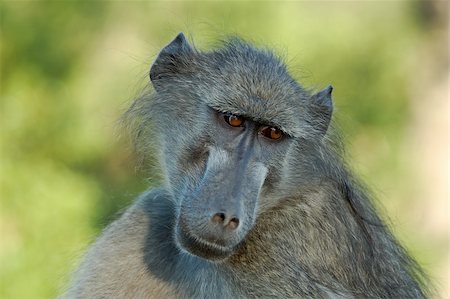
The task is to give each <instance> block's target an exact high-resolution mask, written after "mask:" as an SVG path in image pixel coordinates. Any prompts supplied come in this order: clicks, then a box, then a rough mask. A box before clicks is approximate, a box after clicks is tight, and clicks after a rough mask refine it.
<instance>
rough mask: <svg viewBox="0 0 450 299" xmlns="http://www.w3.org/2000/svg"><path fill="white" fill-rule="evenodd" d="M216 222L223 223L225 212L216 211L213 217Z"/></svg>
mask: <svg viewBox="0 0 450 299" xmlns="http://www.w3.org/2000/svg"><path fill="white" fill-rule="evenodd" d="M211 220H212V221H213V222H215V223H223V222H224V221H225V214H224V213H216V214H214V216H212V219H211Z"/></svg>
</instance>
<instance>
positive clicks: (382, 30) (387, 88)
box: [0, 1, 448, 298]
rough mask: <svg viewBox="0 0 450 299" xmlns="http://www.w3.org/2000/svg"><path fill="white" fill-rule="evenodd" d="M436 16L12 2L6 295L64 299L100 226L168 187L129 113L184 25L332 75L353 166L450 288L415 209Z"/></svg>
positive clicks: (343, 5) (310, 72)
mask: <svg viewBox="0 0 450 299" xmlns="http://www.w3.org/2000/svg"><path fill="white" fill-rule="evenodd" d="M426 9H430V10H429V11H427V10H426ZM433 12H434V10H433V8H432V7H431V8H429V7H428V6H427V5H423V3H422V2H406V1H401V2H400V1H398V2H397V1H396V2H382V3H378V2H373V1H370V2H336V3H333V2H317V3H315V2H297V3H295V2H280V3H278V2H277V3H276V2H261V3H259V2H228V3H225V2H202V1H201V2H141V1H138V2H125V1H118V2H107V1H99V2H96V1H89V2H88V1H83V2H78V1H70V2H57V1H52V2H50V1H46V2H43V1H36V2H31V1H25V2H13V1H6V2H5V1H3V2H0V14H1V15H0V17H1V25H0V26H1V27H0V29H1V37H0V45H1V77H0V80H1V85H0V88H1V89H0V92H1V93H0V96H1V100H0V113H1V115H0V129H1V131H0V133H1V141H0V142H1V143H0V144H1V164H0V175H1V177H0V188H1V189H0V196H1V209H0V237H1V239H0V242H1V243H0V244H1V247H0V263H1V264H0V283H1V287H0V297H1V298H49V297H54V296H55V295H56V294H57V293H58V291H59V290H60V288H62V287H63V286H64V284H65V283H66V282H67V279H68V277H69V275H70V271H72V270H73V269H74V267H75V266H76V263H77V261H78V259H79V256H80V254H81V253H82V252H83V250H84V249H85V248H86V246H88V244H89V242H91V241H92V240H93V238H94V237H95V235H97V234H98V233H99V232H100V230H101V229H102V228H103V227H104V226H105V225H106V224H107V223H108V222H110V221H111V220H112V219H114V217H115V215H116V213H117V212H118V211H120V210H121V209H123V208H124V207H126V206H127V205H128V204H130V203H131V201H132V200H133V198H134V197H135V196H136V195H137V194H139V192H142V191H143V190H145V189H146V188H147V187H148V186H149V185H151V184H156V183H157V182H155V181H154V180H151V179H148V178H149V177H150V178H151V177H155V176H154V174H152V173H145V172H139V171H136V169H137V168H140V167H138V166H139V165H136V159H135V158H134V156H133V151H132V149H131V148H130V146H129V144H128V143H127V142H126V140H121V139H119V138H117V137H118V135H119V134H118V130H117V123H116V122H117V119H118V118H119V116H120V114H121V113H122V112H123V111H124V109H126V107H127V104H129V101H130V100H131V99H132V97H133V96H134V95H136V94H138V93H139V92H140V90H141V89H142V88H144V87H145V86H146V85H147V84H148V83H147V71H148V68H149V65H150V64H151V61H152V59H154V57H155V56H156V54H157V53H158V50H159V49H160V48H161V47H162V46H163V45H165V44H166V43H168V42H169V41H170V40H171V39H172V38H173V37H174V36H175V34H176V33H177V32H179V31H184V32H185V33H187V34H188V35H190V36H191V37H192V39H193V40H194V41H195V44H196V45H197V46H198V47H200V48H208V47H210V46H212V45H214V42H215V41H216V40H217V39H218V38H221V37H223V36H224V35H227V34H234V33H236V34H239V35H240V36H242V37H244V38H247V39H250V40H252V41H254V42H255V43H256V44H259V45H269V46H270V47H272V48H274V49H275V50H276V51H277V52H278V53H280V54H281V55H283V56H284V57H286V60H287V62H288V63H289V65H290V69H291V71H292V73H293V74H294V75H295V76H296V77H297V78H298V79H299V80H301V81H302V82H304V84H305V85H306V86H307V87H316V88H320V87H324V86H325V85H327V84H329V83H332V84H333V85H334V87H335V93H334V95H335V103H336V106H337V115H338V117H337V120H338V123H339V124H340V126H341V127H342V130H343V131H344V132H345V139H346V142H347V143H348V144H349V146H348V151H349V155H350V156H353V160H352V161H353V162H354V167H355V168H356V169H357V170H358V172H359V173H360V174H361V175H362V176H363V177H364V178H365V179H366V181H367V182H368V183H369V185H373V186H376V190H383V191H381V192H376V193H379V196H378V198H379V200H380V202H381V203H382V205H383V206H385V207H386V210H387V214H388V215H389V216H390V217H391V219H392V222H394V224H395V227H396V230H395V232H396V234H397V235H398V236H399V237H400V238H401V239H402V240H403V241H404V243H405V245H406V246H407V247H408V248H409V249H410V250H411V251H412V252H413V254H414V256H416V257H417V259H418V260H419V261H420V262H421V263H422V264H424V265H425V268H426V269H427V270H428V271H429V272H431V274H432V275H433V278H435V281H436V282H437V284H438V287H443V288H444V289H448V286H446V282H445V281H444V278H445V277H444V276H443V274H442V273H444V272H443V271H445V269H444V270H443V268H442V264H444V263H446V261H447V262H448V247H447V243H448V236H446V235H445V234H442V233H441V234H435V235H433V236H429V235H427V232H426V231H425V230H421V226H422V224H423V223H422V222H423V221H426V219H418V220H417V219H415V218H414V217H415V215H416V214H414V212H408V211H410V210H411V207H415V209H416V211H417V209H419V210H420V209H423V208H425V207H426V205H425V204H424V203H423V201H424V200H425V198H423V197H421V196H417V194H418V192H419V191H420V188H421V180H420V177H419V176H417V175H416V172H417V169H416V168H415V167H416V165H414V161H410V160H409V158H411V156H410V155H408V145H407V143H405V140H407V136H408V134H409V123H410V122H411V119H412V117H413V116H412V108H411V105H412V101H411V97H413V93H414V92H417V89H418V88H419V89H426V88H428V86H427V85H421V86H419V87H417V85H416V84H417V82H418V80H420V73H421V70H422V69H423V68H427V67H428V65H426V64H425V62H424V61H421V60H420V57H425V56H429V55H435V53H434V52H432V51H433V48H429V47H427V46H426V45H428V44H430V43H431V44H432V43H435V40H434V39H436V37H435V36H434V35H433V36H431V37H430V34H429V33H430V32H431V31H432V30H434V29H433V28H434V27H436V26H440V25H439V24H438V25H436V24H435V23H434V20H435V18H436V16H434V15H433ZM447 47H448V45H447ZM447 50H448V48H447ZM424 53H425V54H424ZM143 169H148V168H145V167H144V168H143ZM419 193H420V192H419ZM420 194H421V193H420ZM426 200H428V201H432V199H426ZM429 203H430V202H429ZM429 203H428V204H429ZM441 208H444V207H441ZM413 210H414V209H413ZM421 221H422V222H421ZM444 267H445V266H444Z"/></svg>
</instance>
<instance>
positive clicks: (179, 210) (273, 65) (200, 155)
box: [146, 33, 332, 261]
mask: <svg viewBox="0 0 450 299" xmlns="http://www.w3.org/2000/svg"><path fill="white" fill-rule="evenodd" d="M150 79H151V82H152V84H153V87H154V89H155V92H154V93H153V95H152V100H151V107H150V109H149V112H148V113H150V114H151V116H150V117H151V119H152V120H153V121H154V124H155V126H154V128H155V135H156V136H159V141H160V148H161V160H162V161H161V162H162V163H163V165H164V169H165V170H166V178H167V185H168V189H169V190H170V192H171V193H172V195H173V200H174V203H175V206H176V221H175V223H176V224H175V231H174V238H175V242H176V244H177V246H179V248H180V249H182V250H183V251H185V252H188V253H190V254H193V255H196V256H199V257H202V258H204V259H207V260H211V261H221V260H224V259H226V258H227V257H229V256H230V255H231V254H233V252H235V251H236V249H237V248H238V246H239V245H240V244H241V243H242V241H243V240H245V237H246V235H247V234H248V232H249V231H250V230H251V229H252V227H253V225H254V223H255V221H257V215H259V214H260V212H261V211H260V209H262V205H261V200H262V198H264V196H265V194H269V193H271V194H276V193H277V188H279V186H280V185H281V184H282V182H283V180H287V179H288V178H286V175H285V173H286V169H287V167H288V166H287V165H289V157H290V156H292V155H294V154H295V153H293V152H297V151H295V150H293V147H295V145H296V144H299V143H301V142H316V143H317V142H320V140H321V139H322V137H323V135H324V134H325V133H326V131H327V128H328V125H329V121H330V118H331V113H332V103H331V90H332V88H331V86H329V87H327V88H325V89H324V90H323V91H321V92H319V93H317V94H314V95H311V94H310V93H309V92H307V91H306V90H305V89H303V88H302V87H301V86H300V85H299V84H298V83H297V82H296V81H295V80H294V79H293V78H292V77H291V76H290V75H289V73H288V72H287V70H286V67H285V65H284V64H283V63H282V62H281V61H280V59H278V58H277V57H276V56H275V55H274V54H272V53H271V52H269V51H267V50H262V49H257V48H254V47H253V46H251V45H249V44H247V43H246V42H243V41H241V40H239V39H231V40H229V41H228V42H225V44H224V46H223V47H222V48H220V49H218V50H215V51H211V52H200V51H198V50H196V49H195V48H193V47H191V46H190V45H189V43H188V42H187V41H186V39H185V37H184V35H183V34H182V33H180V34H179V35H178V36H177V37H176V38H175V39H174V40H173V41H172V42H171V43H170V44H169V45H167V46H166V47H165V48H163V50H162V51H161V52H160V54H159V55H158V57H157V58H156V60H155V62H154V63H153V65H152V67H151V69H150ZM151 137H152V136H148V137H146V138H151Z"/></svg>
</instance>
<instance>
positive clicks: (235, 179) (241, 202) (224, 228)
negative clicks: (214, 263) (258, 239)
mask: <svg viewBox="0 0 450 299" xmlns="http://www.w3.org/2000/svg"><path fill="white" fill-rule="evenodd" d="M252 150H253V149H252V146H251V144H249V143H248V142H242V143H240V144H239V146H237V147H236V148H235V150H234V151H225V150H222V149H217V148H211V149H210V151H209V157H208V160H207V165H206V169H205V172H204V175H203V177H202V180H201V181H200V182H199V184H198V185H197V189H196V190H195V192H191V193H189V197H187V198H185V199H184V200H183V201H182V203H181V208H180V211H179V216H178V222H177V225H176V238H177V241H178V243H179V245H180V246H181V247H182V248H183V249H185V250H187V251H188V252H190V253H192V254H194V255H197V256H200V257H203V258H207V259H214V260H218V259H223V258H225V257H228V256H229V255H230V254H231V253H232V252H234V251H235V249H236V248H237V246H238V245H239V244H240V243H241V241H242V240H243V239H244V238H245V236H246V235H247V233H248V232H249V230H250V229H251V227H252V226H253V223H254V221H255V217H256V208H257V205H258V199H259V193H260V190H261V188H262V185H263V183H264V180H265V176H266V174H267V168H266V167H265V166H264V165H263V164H262V163H258V161H257V160H256V159H254V157H253V153H252Z"/></svg>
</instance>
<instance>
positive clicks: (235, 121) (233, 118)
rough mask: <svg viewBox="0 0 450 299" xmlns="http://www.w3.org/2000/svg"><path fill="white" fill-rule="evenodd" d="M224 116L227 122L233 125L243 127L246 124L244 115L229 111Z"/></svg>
mask: <svg viewBox="0 0 450 299" xmlns="http://www.w3.org/2000/svg"><path fill="white" fill-rule="evenodd" d="M223 118H224V119H225V121H226V123H227V124H229V125H230V126H232V127H242V126H243V125H244V118H243V117H240V116H237V115H234V114H230V113H227V114H224V115H223Z"/></svg>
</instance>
